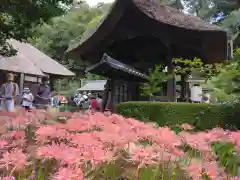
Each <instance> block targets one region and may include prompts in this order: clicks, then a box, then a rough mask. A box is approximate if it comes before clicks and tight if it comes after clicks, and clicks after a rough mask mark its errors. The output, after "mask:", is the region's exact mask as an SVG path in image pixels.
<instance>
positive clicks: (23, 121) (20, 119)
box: [11, 116, 31, 126]
mask: <svg viewBox="0 0 240 180" xmlns="http://www.w3.org/2000/svg"><path fill="white" fill-rule="evenodd" d="M30 123H31V121H30V120H28V119H27V118H26V117H23V116H19V117H17V118H15V119H13V120H12V122H11V124H12V125H16V126H20V125H28V124H30Z"/></svg>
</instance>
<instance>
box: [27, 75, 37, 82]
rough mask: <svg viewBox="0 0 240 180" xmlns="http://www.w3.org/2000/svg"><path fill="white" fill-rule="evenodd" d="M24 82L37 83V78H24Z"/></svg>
mask: <svg viewBox="0 0 240 180" xmlns="http://www.w3.org/2000/svg"><path fill="white" fill-rule="evenodd" d="M24 80H25V81H30V82H37V77H36V76H25V77H24Z"/></svg>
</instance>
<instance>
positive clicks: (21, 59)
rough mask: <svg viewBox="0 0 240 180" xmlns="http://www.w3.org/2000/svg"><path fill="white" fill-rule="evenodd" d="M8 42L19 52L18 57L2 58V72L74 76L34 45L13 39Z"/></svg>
mask: <svg viewBox="0 0 240 180" xmlns="http://www.w3.org/2000/svg"><path fill="white" fill-rule="evenodd" d="M8 42H9V43H10V44H11V45H12V46H13V48H15V49H16V50H17V51H18V52H17V55H16V56H12V57H3V56H1V57H0V69H1V70H5V71H12V72H17V73H25V74H33V75H39V76H44V73H47V74H54V75H60V76H74V73H72V72H71V71H69V70H68V69H67V68H65V67H64V66H63V65H61V64H59V63H58V62H57V61H55V60H53V59H52V58H50V57H49V56H47V55H46V54H44V53H43V52H41V51H39V50H38V49H37V48H35V47H33V46H32V45H30V44H27V43H23V42H19V41H16V40H13V39H11V40H9V41H8Z"/></svg>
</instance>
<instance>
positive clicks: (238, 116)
mask: <svg viewBox="0 0 240 180" xmlns="http://www.w3.org/2000/svg"><path fill="white" fill-rule="evenodd" d="M239 107H240V106H239V105H235V106H233V105H209V104H193V103H169V102H124V103H120V104H118V105H117V113H119V114H122V115H123V116H126V117H134V118H136V119H138V120H142V121H145V122H147V121H155V122H157V123H158V124H159V125H160V126H163V125H170V126H171V125H176V124H183V123H188V124H191V125H194V126H195V127H196V129H197V130H204V129H210V128H213V127H216V126H221V127H224V128H228V129H239V128H240V108H239Z"/></svg>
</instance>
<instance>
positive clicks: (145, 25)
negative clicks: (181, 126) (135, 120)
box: [67, 0, 227, 102]
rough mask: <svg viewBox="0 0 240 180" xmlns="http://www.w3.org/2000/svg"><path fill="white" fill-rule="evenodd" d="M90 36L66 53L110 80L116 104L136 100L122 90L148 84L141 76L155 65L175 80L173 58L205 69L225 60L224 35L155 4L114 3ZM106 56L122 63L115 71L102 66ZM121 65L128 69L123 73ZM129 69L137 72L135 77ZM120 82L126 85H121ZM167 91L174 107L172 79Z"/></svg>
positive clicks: (143, 0) (138, 0)
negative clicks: (196, 62)
mask: <svg viewBox="0 0 240 180" xmlns="http://www.w3.org/2000/svg"><path fill="white" fill-rule="evenodd" d="M89 32H90V30H89ZM91 32H92V33H91V34H87V33H86V34H87V37H83V39H84V41H81V42H80V43H79V44H77V45H76V44H74V45H73V46H69V49H68V50H67V54H68V56H69V57H70V58H72V59H76V60H81V61H85V62H88V63H89V64H95V66H96V68H92V70H90V71H89V72H93V73H95V74H99V75H103V76H105V77H108V78H109V79H111V80H113V81H114V84H115V85H114V86H113V87H115V89H116V90H114V93H113V94H115V95H116V96H113V95H112V96H113V98H114V102H122V101H125V100H134V99H135V98H133V97H132V94H134V93H131V96H127V95H126V94H127V93H126V91H130V92H133V89H134V88H133V89H132V90H128V89H129V84H131V83H133V82H134V83H138V84H140V83H141V82H144V80H146V79H147V78H146V77H144V76H145V75H144V73H147V72H148V69H152V68H154V65H155V64H158V65H159V64H162V65H164V66H167V67H168V73H169V74H172V75H173V74H174V72H173V67H172V62H171V61H172V58H185V59H193V58H195V57H198V58H200V59H201V60H202V61H203V62H204V63H206V64H213V63H216V62H221V61H223V60H226V59H227V33H226V31H224V30H223V29H221V28H220V27H217V26H214V25H211V24H208V23H206V22H205V21H203V20H201V19H200V18H197V17H193V16H189V15H186V14H184V13H182V12H180V11H178V10H176V9H173V8H170V7H167V6H163V5H162V4H161V1H156V0H127V1H123V0H115V2H114V3H113V5H112V8H110V12H109V13H107V15H106V16H105V17H104V18H103V19H102V20H101V21H100V22H99V24H98V25H97V26H96V27H95V28H93V29H91ZM104 53H107V54H108V55H109V56H111V57H112V58H114V59H117V60H120V61H121V63H122V64H120V65H119V66H115V67H114V65H111V62H108V63H104V62H103V61H101V59H102V57H103V54H104ZM99 61H101V62H99ZM96 63H97V64H96ZM123 63H124V64H125V65H128V67H127V66H126V67H127V68H122V66H124V65H123ZM104 64H105V65H106V64H108V65H107V67H106V66H105V65H104ZM113 64H114V63H113ZM129 66H130V67H133V68H135V70H136V69H137V70H138V71H135V70H134V71H135V73H134V72H133V70H132V69H133V68H129ZM97 67H98V68H97ZM99 67H101V68H99ZM114 69H115V70H114ZM139 71H140V72H139ZM114 73H115V74H114ZM129 74H131V75H129ZM140 74H143V75H140ZM119 80H125V81H126V82H127V85H120V84H122V83H120V82H119ZM112 83H113V82H112ZM123 84H124V83H123ZM167 87H168V88H167V98H166V101H172V102H174V101H175V100H176V91H175V89H176V82H175V78H174V76H173V78H172V79H170V80H169V81H168V83H167ZM135 89H136V88H135ZM124 92H125V93H124ZM135 94H139V93H135ZM137 99H138V98H137V97H136V100H137Z"/></svg>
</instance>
